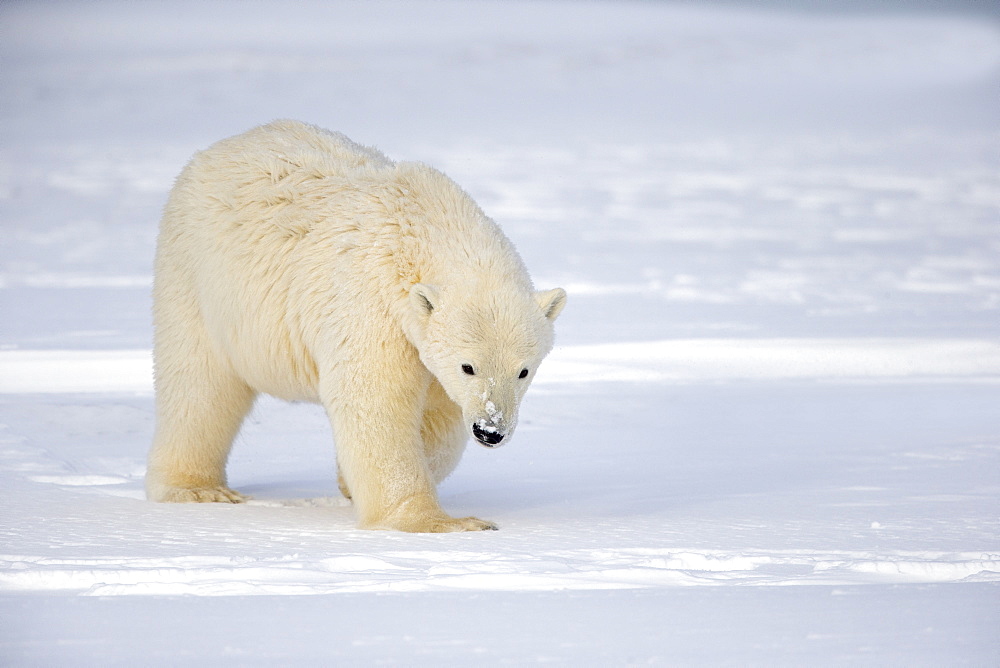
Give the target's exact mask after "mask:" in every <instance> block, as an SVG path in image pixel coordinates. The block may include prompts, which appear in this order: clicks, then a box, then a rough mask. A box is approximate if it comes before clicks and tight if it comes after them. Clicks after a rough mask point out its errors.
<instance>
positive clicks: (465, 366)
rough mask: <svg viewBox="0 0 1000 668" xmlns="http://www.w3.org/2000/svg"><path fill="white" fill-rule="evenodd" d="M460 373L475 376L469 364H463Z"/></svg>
mask: <svg viewBox="0 0 1000 668" xmlns="http://www.w3.org/2000/svg"><path fill="white" fill-rule="evenodd" d="M462 371H464V372H465V373H466V374H468V375H470V376H475V375H476V370H475V369H473V368H472V365H471V364H463V365H462Z"/></svg>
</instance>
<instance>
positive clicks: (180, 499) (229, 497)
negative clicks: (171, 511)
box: [153, 485, 250, 503]
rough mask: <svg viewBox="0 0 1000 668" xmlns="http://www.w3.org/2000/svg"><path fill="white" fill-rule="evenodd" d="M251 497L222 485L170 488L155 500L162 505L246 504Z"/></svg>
mask: <svg viewBox="0 0 1000 668" xmlns="http://www.w3.org/2000/svg"><path fill="white" fill-rule="evenodd" d="M249 499H250V497H249V496H246V495H245V494H240V493H239V492H237V491H236V490H233V489H229V488H228V487H224V486H222V485H220V486H218V487H168V488H165V489H161V490H159V493H158V494H156V495H155V498H153V500H154V501H160V502H162V503H244V502H245V501H247V500H249Z"/></svg>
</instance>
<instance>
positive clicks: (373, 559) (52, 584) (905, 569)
mask: <svg viewBox="0 0 1000 668" xmlns="http://www.w3.org/2000/svg"><path fill="white" fill-rule="evenodd" d="M433 557H434V561H437V562H439V564H440V565H435V564H434V563H433V561H431V560H429V559H428V555H427V554H426V553H424V552H421V551H387V552H383V553H381V554H379V555H363V554H346V555H340V556H335V557H327V558H321V559H316V558H312V557H309V558H306V557H303V556H301V555H295V554H291V555H286V556H282V557H276V558H249V557H248V558H240V557H228V556H184V557H174V558H162V559H156V558H137V557H119V558H114V557H107V558H95V559H59V558H50V557H38V556H24V555H4V556H0V589H4V590H8V591H22V592H24V591H36V592H38V591H48V592H67V593H80V594H84V595H90V596H127V595H150V594H157V595H194V596H231V595H239V596H250V595H276V594H278V595H319V594H336V593H359V592H424V591H449V590H479V591H562V590H594V589H643V588H654V587H674V586H718V585H728V586H734V585H735V586H770V587H773V586H787V585H861V584H896V583H940V582H1000V553H996V552H957V553H939V552H917V551H881V552H870V551H806V550H776V551H766V550H757V551H725V550H704V549H650V548H621V549H600V550H589V549H587V550H565V551H553V552H551V553H547V554H541V555H529V554H516V553H515V554H509V553H506V552H505V553H503V554H500V553H488V552H444V553H439V552H435V553H434V555H433Z"/></svg>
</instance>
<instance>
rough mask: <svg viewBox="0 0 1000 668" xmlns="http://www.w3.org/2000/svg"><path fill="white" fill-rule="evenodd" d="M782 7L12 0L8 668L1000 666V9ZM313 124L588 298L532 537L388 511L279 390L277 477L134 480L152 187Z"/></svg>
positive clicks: (476, 505)
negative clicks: (342, 480)
mask: <svg viewBox="0 0 1000 668" xmlns="http://www.w3.org/2000/svg"><path fill="white" fill-rule="evenodd" d="M880 4H881V6H883V7H884V3H880ZM783 6H784V7H786V8H788V7H791V8H790V9H786V10H781V11H779V10H766V9H758V10H754V11H750V10H740V9H737V8H734V7H732V6H730V5H722V4H720V5H707V4H699V5H675V4H668V3H651V2H643V3H623V2H607V3H600V2H587V3H560V2H540V3H532V4H508V3H504V4H493V3H485V2H482V3H479V2H477V3H460V4H453V3H443V2H433V3H414V2H407V3H367V4H340V3H335V2H330V3H327V2H323V3H320V2H317V3H299V4H296V3H286V2H261V3H252V4H228V3H217V2H204V1H200V2H191V3H185V4H181V3H162V4H153V3H150V4H141V3H121V4H114V3H80V4H71V3H65V4H63V3H53V4H48V3H4V4H3V5H2V6H0V59H2V67H0V90H2V96H3V104H2V105H0V226H2V227H0V234H2V239H3V242H2V244H0V663H2V664H4V665H60V664H63V665H109V664H114V665H168V664H175V663H178V662H180V661H194V662H195V663H209V662H212V663H216V662H221V663H223V664H226V665H232V664H237V665H243V664H270V665H275V664H284V665H294V664H323V665H330V664H335V663H347V664H370V663H389V664H391V663H397V664H404V665H414V664H417V665H420V664H425V665H479V664H486V665H490V664H503V663H513V664H523V663H540V662H555V663H557V664H559V663H562V664H566V665H623V664H647V663H649V664H659V665H675V664H696V665H697V664H703V665H732V664H739V665H747V664H758V665H760V664H764V665H776V664H777V665H780V664H796V665H822V664H856V663H863V664H887V663H891V664H895V665H921V664H924V665H960V664H976V665H987V664H996V663H998V662H1000V637H998V631H997V629H1000V606H998V605H997V601H998V600H1000V584H998V583H1000V478H998V477H997V472H998V471H1000V411H998V410H997V406H1000V317H998V316H1000V119H998V117H1000V112H998V109H1000V28H998V24H997V23H996V16H995V15H990V14H975V13H969V14H959V13H956V14H950V13H947V12H941V13H936V14H920V13H907V12H903V11H898V12H895V13H877V12H865V11H856V12H854V13H846V14H845V13H839V14H831V13H822V12H814V11H813V12H810V11H797V10H795V6H794V5H790V4H787V3H786V4H785V5H783ZM808 6H812V5H811V4H810V5H808ZM855 6H857V3H855ZM278 117H293V118H300V119H303V120H307V121H310V122H313V123H316V124H319V125H322V126H325V127H329V128H333V129H337V130H341V131H343V132H345V133H346V134H348V136H350V137H352V138H354V139H356V140H358V141H361V142H364V143H368V144H375V145H378V146H379V147H380V148H382V149H384V150H385V151H386V152H387V153H389V154H390V155H391V156H393V157H394V158H399V159H420V160H424V161H426V162H428V163H430V164H433V165H435V166H438V167H441V168H443V169H444V170H445V171H447V172H448V173H449V175H450V176H452V177H453V178H454V179H456V180H457V181H458V182H459V183H461V184H462V185H463V186H465V187H466V188H467V189H468V190H469V191H470V193H471V194H472V195H473V196H474V197H475V198H476V199H477V200H478V201H479V202H480V204H482V206H483V207H484V208H485V209H486V210H487V212H488V213H490V214H491V215H492V216H493V217H494V218H496V219H497V220H498V222H500V223H501V224H502V225H503V226H504V227H505V229H506V230H507V231H508V233H509V236H510V237H511V238H512V239H513V240H514V242H515V243H516V244H517V245H518V247H519V249H520V250H521V252H522V254H523V255H524V257H525V260H526V262H527V264H528V266H529V267H530V268H531V269H532V270H533V272H534V275H535V278H536V282H537V284H538V285H539V286H540V287H551V286H555V285H562V286H564V287H566V288H567V290H568V291H569V293H570V306H569V307H568V308H567V310H566V312H565V313H564V315H563V316H562V318H561V319H560V322H559V326H558V344H557V349H556V350H555V351H554V352H553V354H552V356H551V357H550V359H549V360H548V361H547V362H546V363H545V364H544V365H543V367H542V369H541V371H540V372H539V375H538V377H537V379H536V382H535V386H534V387H533V389H532V390H531V392H530V393H529V395H528V397H527V398H526V400H525V405H524V407H523V416H522V425H521V428H520V429H519V431H518V437H517V439H515V441H514V442H513V443H511V444H510V445H509V446H507V447H504V448H502V449H500V450H498V451H486V450H485V449H481V448H473V449H471V450H470V451H469V452H468V454H467V456H466V458H465V461H464V462H463V463H462V465H461V466H460V467H459V469H458V471H457V472H456V473H455V474H454V475H453V476H452V477H451V478H450V479H449V480H448V481H446V483H445V484H444V485H443V487H442V489H441V497H442V501H443V504H444V506H445V508H447V509H450V510H452V511H453V512H455V513H475V514H477V515H479V516H482V517H488V518H490V519H492V520H495V521H496V522H498V523H499V525H500V527H501V531H499V532H495V533H494V532H487V533H482V534H463V535H453V534H452V535H443V536H425V535H404V534H398V533H381V532H361V531H357V530H355V529H354V528H353V526H354V519H353V515H352V511H351V508H350V506H349V505H348V503H347V502H346V501H343V500H342V499H341V498H340V497H339V495H338V494H337V492H336V485H335V482H334V472H333V448H332V445H331V436H330V433H329V428H328V426H327V424H326V422H325V419H324V417H323V415H322V411H320V410H319V409H318V408H317V407H314V406H303V405H289V404H283V403H280V402H277V401H273V400H269V399H262V400H261V401H260V402H259V404H258V407H257V408H256V410H255V413H254V414H253V416H252V418H251V419H250V420H249V421H248V423H247V424H246V426H245V428H244V431H243V433H242V435H241V436H240V438H239V441H238V443H237V446H236V448H235V450H234V454H233V459H232V462H231V467H230V480H231V482H232V483H233V484H234V486H235V487H236V488H238V489H240V490H242V491H245V492H248V493H250V494H252V495H254V497H255V500H254V501H253V502H252V503H250V504H248V505H244V506H223V505H206V506H201V505H187V506H169V505H156V504H151V503H147V502H146V501H144V500H143V494H142V476H143V469H144V458H145V451H146V448H147V446H148V443H149V442H150V438H151V431H152V393H151V392H152V390H151V381H150V360H149V347H150V323H149V286H150V281H151V276H150V267H151V261H152V254H153V245H154V238H155V234H156V225H157V220H158V215H159V209H160V207H161V206H162V204H163V202H164V200H165V197H166V193H167V190H168V189H169V187H170V184H171V181H172V178H173V176H174V175H175V174H176V173H177V172H178V171H179V170H180V168H181V167H182V165H183V164H184V162H185V161H186V159H187V158H188V157H189V156H190V154H191V153H192V152H193V151H195V150H197V149H199V148H203V147H204V146H206V145H208V144H209V143H211V142H212V141H214V140H216V139H219V138H221V137H224V136H229V135H232V134H235V133H237V132H240V131H243V130H245V129H247V128H249V127H251V126H253V125H256V124H259V123H261V122H265V121H268V120H271V119H273V118H278Z"/></svg>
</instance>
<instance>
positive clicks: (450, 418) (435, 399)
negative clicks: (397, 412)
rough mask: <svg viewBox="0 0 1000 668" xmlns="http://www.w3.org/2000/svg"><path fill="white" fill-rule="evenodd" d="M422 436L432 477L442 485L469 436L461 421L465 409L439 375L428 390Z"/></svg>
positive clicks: (463, 450)
mask: <svg viewBox="0 0 1000 668" xmlns="http://www.w3.org/2000/svg"><path fill="white" fill-rule="evenodd" d="M420 435H421V437H422V439H423V442H424V454H425V455H426V456H427V465H428V466H429V467H430V471H431V478H432V479H433V480H434V484H435V485H440V484H441V481H443V480H444V479H445V478H447V477H448V476H449V475H450V474H451V472H452V471H454V470H455V467H456V466H458V462H459V460H460V459H461V458H462V453H463V452H465V444H466V442H467V441H468V440H469V435H468V432H467V431H466V428H465V423H464V422H463V421H462V409H461V408H460V407H459V406H458V404H456V403H455V402H454V401H452V400H451V399H450V398H448V395H447V394H445V391H444V388H443V387H441V383H439V382H438V381H437V379H436V378H435V379H432V380H431V385H430V388H429V389H428V390H427V403H426V405H425V407H424V419H423V425H422V426H421V428H420Z"/></svg>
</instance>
